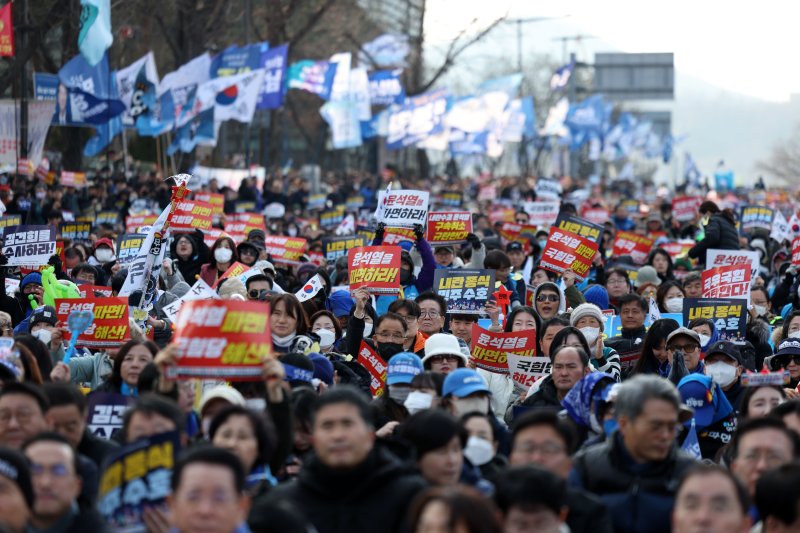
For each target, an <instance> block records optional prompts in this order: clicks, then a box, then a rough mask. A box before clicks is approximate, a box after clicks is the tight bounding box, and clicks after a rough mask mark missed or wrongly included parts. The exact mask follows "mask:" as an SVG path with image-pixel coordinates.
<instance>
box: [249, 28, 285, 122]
mask: <svg viewBox="0 0 800 533" xmlns="http://www.w3.org/2000/svg"><path fill="white" fill-rule="evenodd" d="M288 55H289V45H288V44H284V45H281V46H276V47H275V48H270V49H268V50H265V51H263V52H262V53H261V68H263V69H264V84H263V85H262V86H261V91H260V93H259V95H258V103H257V104H256V109H278V108H279V107H281V106H282V105H283V93H284V91H283V85H284V80H285V78H286V66H287V63H288V62H287V58H288Z"/></svg>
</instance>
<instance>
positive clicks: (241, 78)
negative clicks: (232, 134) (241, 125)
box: [197, 69, 264, 123]
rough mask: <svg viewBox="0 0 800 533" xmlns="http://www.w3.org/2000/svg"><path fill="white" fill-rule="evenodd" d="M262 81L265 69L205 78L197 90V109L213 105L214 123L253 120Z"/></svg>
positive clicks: (202, 109) (200, 109)
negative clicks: (211, 78)
mask: <svg viewBox="0 0 800 533" xmlns="http://www.w3.org/2000/svg"><path fill="white" fill-rule="evenodd" d="M263 83H264V69H258V70H253V71H250V72H245V73H243V74H236V75H234V76H224V77H222V78H214V79H213V80H210V81H207V82H206V83H204V84H202V85H201V86H200V87H198V89H197V99H198V101H199V102H200V108H199V109H198V112H199V111H205V110H206V109H208V108H210V107H211V106H214V121H216V122H224V121H226V120H237V121H239V122H245V123H248V122H252V121H253V114H254V113H255V111H256V103H257V102H258V93H259V91H260V90H261V86H262V85H263Z"/></svg>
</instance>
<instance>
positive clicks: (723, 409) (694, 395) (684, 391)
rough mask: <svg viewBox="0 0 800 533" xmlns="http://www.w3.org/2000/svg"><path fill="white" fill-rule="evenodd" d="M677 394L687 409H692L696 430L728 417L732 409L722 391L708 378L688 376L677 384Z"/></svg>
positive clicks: (698, 375)
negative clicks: (678, 393)
mask: <svg viewBox="0 0 800 533" xmlns="http://www.w3.org/2000/svg"><path fill="white" fill-rule="evenodd" d="M678 392H680V394H681V399H682V400H683V403H684V404H685V405H686V406H687V407H691V408H692V409H694V419H695V422H696V423H697V429H702V428H705V427H708V426H710V425H711V424H713V423H714V422H716V421H718V420H721V419H722V418H724V417H726V416H728V415H729V414H730V413H731V411H732V410H733V408H732V407H731V405H730V402H728V400H727V398H725V395H724V394H722V389H720V388H719V387H718V386H716V385H715V384H714V382H713V381H712V380H711V378H710V377H709V376H704V375H702V374H689V375H688V376H685V377H684V378H683V379H681V381H680V382H679V383H678Z"/></svg>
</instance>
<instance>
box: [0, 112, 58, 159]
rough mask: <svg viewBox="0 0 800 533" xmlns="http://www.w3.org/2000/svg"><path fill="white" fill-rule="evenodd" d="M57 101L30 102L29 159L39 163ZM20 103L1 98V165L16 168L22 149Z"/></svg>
mask: <svg viewBox="0 0 800 533" xmlns="http://www.w3.org/2000/svg"><path fill="white" fill-rule="evenodd" d="M55 105H56V103H55V102H53V101H51V102H28V159H30V160H31V161H33V163H34V164H35V165H38V164H39V162H40V161H41V160H42V152H43V150H44V141H45V139H46V138H47V132H48V130H49V129H50V120H51V118H52V117H53V110H54V109H55ZM21 114H22V113H21V111H20V105H19V103H16V102H15V101H14V100H0V165H4V166H5V165H9V166H13V167H14V168H16V166H17V154H18V153H19V151H20V146H19V139H20V135H19V133H20V125H19V122H20V117H21Z"/></svg>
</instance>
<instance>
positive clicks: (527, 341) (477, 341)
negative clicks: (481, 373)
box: [472, 324, 536, 374]
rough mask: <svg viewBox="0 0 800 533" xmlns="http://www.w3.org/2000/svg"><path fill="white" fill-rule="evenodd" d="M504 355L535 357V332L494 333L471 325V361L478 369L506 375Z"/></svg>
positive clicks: (505, 358)
mask: <svg viewBox="0 0 800 533" xmlns="http://www.w3.org/2000/svg"><path fill="white" fill-rule="evenodd" d="M506 353H513V354H516V355H524V356H529V357H532V356H535V355H536V330H534V329H531V330H526V331H517V332H513V333H496V332H493V331H489V330H487V329H483V328H482V327H480V326H479V325H478V324H473V325H472V361H473V362H474V363H475V364H476V365H477V366H478V367H479V368H483V369H484V370H488V371H489V372H494V373H496V374H507V373H508V371H509V370H508V357H507V355H506Z"/></svg>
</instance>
